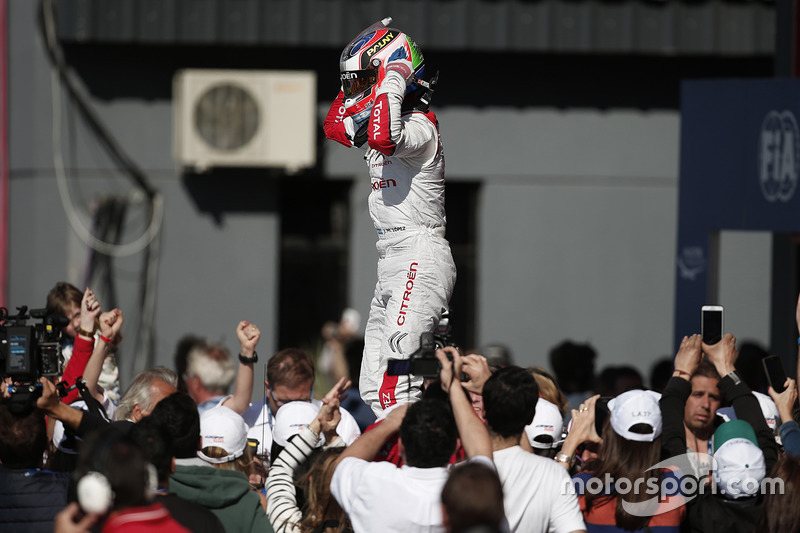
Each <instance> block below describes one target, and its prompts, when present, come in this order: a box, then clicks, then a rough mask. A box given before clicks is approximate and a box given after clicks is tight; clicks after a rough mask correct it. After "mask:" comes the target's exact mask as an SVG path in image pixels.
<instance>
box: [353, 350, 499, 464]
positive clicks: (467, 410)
mask: <svg viewBox="0 0 800 533" xmlns="http://www.w3.org/2000/svg"><path fill="white" fill-rule="evenodd" d="M448 354H450V357H451V358H452V363H451V361H450V360H449V359H448ZM436 358H437V359H439V363H440V364H441V367H442V369H441V370H440V372H439V378H440V380H441V382H442V389H444V391H445V392H447V394H448V396H449V397H450V405H451V406H452V408H453V416H454V417H455V419H456V427H457V428H458V435H459V437H460V438H461V446H463V447H464V452H465V453H466V454H467V457H469V458H472V457H476V456H478V455H483V456H485V457H488V458H490V459H491V458H492V441H491V439H490V438H489V431H488V430H487V429H486V426H485V425H484V424H483V421H481V419H480V418H478V415H476V414H475V411H474V410H473V409H472V403H471V402H470V399H469V397H468V396H467V391H466V390H464V387H462V386H461V380H460V376H461V370H462V365H463V362H462V357H461V354H459V353H458V350H457V349H455V348H453V347H451V346H446V347H444V348H440V349H438V350H436ZM481 390H483V387H481ZM362 438H363V437H362Z"/></svg>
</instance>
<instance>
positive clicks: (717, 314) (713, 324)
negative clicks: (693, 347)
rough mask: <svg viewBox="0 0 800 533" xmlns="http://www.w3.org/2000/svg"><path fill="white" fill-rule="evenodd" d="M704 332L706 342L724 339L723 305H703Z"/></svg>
mask: <svg viewBox="0 0 800 533" xmlns="http://www.w3.org/2000/svg"><path fill="white" fill-rule="evenodd" d="M702 333H703V342H704V343H706V344H716V343H718V342H719V341H721V340H722V307H718V306H714V307H710V306H707V307H703V310H702Z"/></svg>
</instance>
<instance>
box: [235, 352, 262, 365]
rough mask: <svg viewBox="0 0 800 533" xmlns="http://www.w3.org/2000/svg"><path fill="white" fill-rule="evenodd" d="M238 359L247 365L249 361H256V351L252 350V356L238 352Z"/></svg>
mask: <svg viewBox="0 0 800 533" xmlns="http://www.w3.org/2000/svg"><path fill="white" fill-rule="evenodd" d="M239 361H240V362H242V363H244V364H246V365H249V364H250V363H258V352H255V351H254V352H253V357H245V356H243V355H242V354H239Z"/></svg>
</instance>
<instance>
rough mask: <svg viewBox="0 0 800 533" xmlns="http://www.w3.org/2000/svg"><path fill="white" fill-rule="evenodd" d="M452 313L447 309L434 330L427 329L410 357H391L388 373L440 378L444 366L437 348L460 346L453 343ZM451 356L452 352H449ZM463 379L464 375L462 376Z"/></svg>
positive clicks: (387, 368) (388, 363)
mask: <svg viewBox="0 0 800 533" xmlns="http://www.w3.org/2000/svg"><path fill="white" fill-rule="evenodd" d="M451 331H452V328H451V326H450V313H449V312H447V311H445V312H444V313H442V318H441V320H439V324H438V325H437V326H436V329H435V330H434V331H432V332H430V331H426V332H424V333H421V334H420V336H419V349H418V350H417V351H416V352H414V353H412V354H411V357H410V358H408V359H389V361H388V362H387V367H386V373H387V374H388V375H390V376H406V375H408V374H413V375H415V376H418V377H422V378H438V377H439V371H440V370H441V368H442V366H441V364H440V363H439V360H438V359H437V358H436V350H437V349H438V348H444V347H445V346H452V347H454V348H458V346H456V345H455V343H453V340H452V334H451ZM448 357H450V354H448ZM462 380H463V376H462Z"/></svg>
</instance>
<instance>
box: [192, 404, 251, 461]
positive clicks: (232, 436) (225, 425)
mask: <svg viewBox="0 0 800 533" xmlns="http://www.w3.org/2000/svg"><path fill="white" fill-rule="evenodd" d="M247 429H248V428H247V424H246V423H245V421H244V418H242V417H241V416H240V415H239V414H238V413H237V412H236V411H234V410H233V409H230V408H228V407H225V406H224V405H220V406H217V407H213V408H211V409H209V410H207V411H205V412H203V414H201V415H200V436H201V437H202V439H203V443H202V445H201V449H202V448H208V447H211V446H215V447H217V448H222V449H223V450H225V452H226V453H227V454H228V455H226V456H225V457H220V458H215V457H208V456H207V455H206V454H204V453H203V452H202V451H198V452H197V456H198V457H199V458H201V459H203V460H204V461H206V462H209V463H212V464H222V463H227V462H230V461H233V460H234V459H238V458H239V457H241V456H242V455H244V449H245V447H246V446H247Z"/></svg>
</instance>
